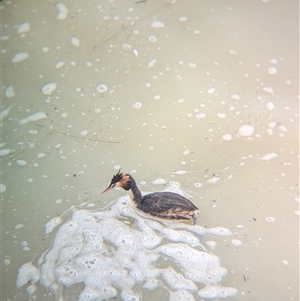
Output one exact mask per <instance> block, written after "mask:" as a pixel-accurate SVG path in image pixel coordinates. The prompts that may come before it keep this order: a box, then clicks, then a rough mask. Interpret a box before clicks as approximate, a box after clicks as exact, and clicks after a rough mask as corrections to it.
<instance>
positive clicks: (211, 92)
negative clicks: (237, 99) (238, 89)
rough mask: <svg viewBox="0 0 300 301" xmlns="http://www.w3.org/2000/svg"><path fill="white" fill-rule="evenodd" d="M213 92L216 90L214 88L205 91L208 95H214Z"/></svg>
mask: <svg viewBox="0 0 300 301" xmlns="http://www.w3.org/2000/svg"><path fill="white" fill-rule="evenodd" d="M215 90H216V89H215V88H210V89H208V90H207V93H208V94H214V93H215Z"/></svg>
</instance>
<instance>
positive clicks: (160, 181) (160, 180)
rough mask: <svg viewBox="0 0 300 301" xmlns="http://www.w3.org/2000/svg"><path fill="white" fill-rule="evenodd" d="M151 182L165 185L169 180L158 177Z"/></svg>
mask: <svg viewBox="0 0 300 301" xmlns="http://www.w3.org/2000/svg"><path fill="white" fill-rule="evenodd" d="M151 183H152V184H154V185H163V184H166V183H167V181H166V180H165V179H162V178H158V179H155V180H154V181H152V182H151Z"/></svg>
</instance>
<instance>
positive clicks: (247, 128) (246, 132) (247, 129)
mask: <svg viewBox="0 0 300 301" xmlns="http://www.w3.org/2000/svg"><path fill="white" fill-rule="evenodd" d="M253 133H254V127H253V126H251V125H248V124H245V125H242V126H241V127H240V128H239V135H240V136H244V137H249V136H251V135H252V134H253Z"/></svg>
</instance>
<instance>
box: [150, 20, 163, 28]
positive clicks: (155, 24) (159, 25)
mask: <svg viewBox="0 0 300 301" xmlns="http://www.w3.org/2000/svg"><path fill="white" fill-rule="evenodd" d="M151 27H153V28H163V27H165V23H164V22H162V21H158V20H154V21H153V22H152V23H151Z"/></svg>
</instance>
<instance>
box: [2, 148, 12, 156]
mask: <svg viewBox="0 0 300 301" xmlns="http://www.w3.org/2000/svg"><path fill="white" fill-rule="evenodd" d="M10 153H11V151H10V148H4V149H1V150H0V156H1V157H2V156H6V155H8V154H10Z"/></svg>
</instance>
